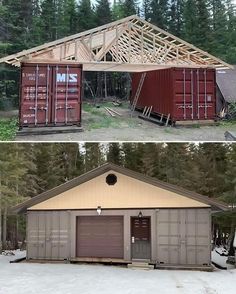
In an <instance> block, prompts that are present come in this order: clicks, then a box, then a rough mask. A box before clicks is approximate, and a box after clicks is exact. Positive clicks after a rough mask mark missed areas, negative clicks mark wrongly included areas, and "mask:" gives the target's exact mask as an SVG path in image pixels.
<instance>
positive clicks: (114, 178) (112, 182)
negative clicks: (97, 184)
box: [106, 174, 117, 186]
mask: <svg viewBox="0 0 236 294" xmlns="http://www.w3.org/2000/svg"><path fill="white" fill-rule="evenodd" d="M116 182H117V176H116V175H114V174H109V175H108V176H107V177H106V183H107V184H108V185H109V186H113V185H115V183H116Z"/></svg>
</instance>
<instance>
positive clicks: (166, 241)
mask: <svg viewBox="0 0 236 294" xmlns="http://www.w3.org/2000/svg"><path fill="white" fill-rule="evenodd" d="M210 244H211V215H210V212H209V210H208V209H167V210H165V209H160V210H159V212H158V213H157V244H156V246H157V261H158V263H160V264H176V265H178V264H185V265H194V264H196V265H207V264H210V263H211V256H210V252H211V245H210Z"/></svg>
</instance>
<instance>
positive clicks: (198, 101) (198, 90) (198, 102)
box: [197, 68, 200, 119]
mask: <svg viewBox="0 0 236 294" xmlns="http://www.w3.org/2000/svg"><path fill="white" fill-rule="evenodd" d="M199 83H200V81H199V68H198V69H197V118H198V119H199V118H200V105H199V104H200V84H199Z"/></svg>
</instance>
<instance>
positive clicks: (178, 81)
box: [174, 68, 216, 120]
mask: <svg viewBox="0 0 236 294" xmlns="http://www.w3.org/2000/svg"><path fill="white" fill-rule="evenodd" d="M174 93H175V94H174V95H175V102H174V103H175V105H174V107H175V115H174V117H175V119H176V120H207V119H214V118H215V114H216V105H215V71H214V70H209V69H186V68H184V69H175V76H174Z"/></svg>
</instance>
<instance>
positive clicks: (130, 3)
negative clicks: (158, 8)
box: [122, 0, 137, 17]
mask: <svg viewBox="0 0 236 294" xmlns="http://www.w3.org/2000/svg"><path fill="white" fill-rule="evenodd" d="M122 10H123V17H126V16H130V15H133V14H136V13H137V4H136V1H135V0H124V2H123V3H122Z"/></svg>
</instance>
